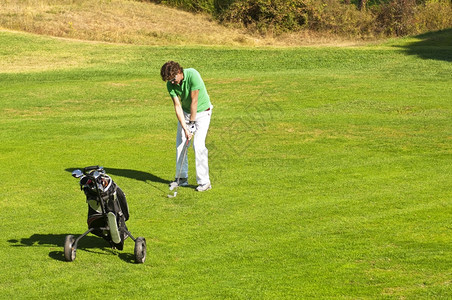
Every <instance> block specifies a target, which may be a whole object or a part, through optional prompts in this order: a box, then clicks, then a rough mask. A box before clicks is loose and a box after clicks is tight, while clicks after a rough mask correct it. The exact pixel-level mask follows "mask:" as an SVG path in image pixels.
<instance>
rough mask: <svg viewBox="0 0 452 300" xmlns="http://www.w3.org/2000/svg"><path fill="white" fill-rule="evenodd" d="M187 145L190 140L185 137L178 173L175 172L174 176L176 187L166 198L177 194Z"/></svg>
mask: <svg viewBox="0 0 452 300" xmlns="http://www.w3.org/2000/svg"><path fill="white" fill-rule="evenodd" d="M189 145H190V140H189V139H187V141H186V142H185V145H184V149H182V163H181V164H180V167H179V174H177V178H176V180H177V185H176V189H175V191H174V194H173V195H171V194H168V198H174V197H176V196H177V189H178V188H179V181H180V174H181V172H182V166H183V165H184V162H185V157H186V156H187V150H188V146H189ZM170 190H171V189H170Z"/></svg>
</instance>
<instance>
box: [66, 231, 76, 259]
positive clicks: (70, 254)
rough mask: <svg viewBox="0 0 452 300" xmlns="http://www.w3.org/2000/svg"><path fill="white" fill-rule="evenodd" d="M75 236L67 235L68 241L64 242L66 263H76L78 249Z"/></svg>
mask: <svg viewBox="0 0 452 300" xmlns="http://www.w3.org/2000/svg"><path fill="white" fill-rule="evenodd" d="M74 242H75V239H74V236H73V235H66V240H65V241H64V258H65V259H66V261H74V259H75V251H77V249H75V248H74Z"/></svg>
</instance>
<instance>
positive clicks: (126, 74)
mask: <svg viewBox="0 0 452 300" xmlns="http://www.w3.org/2000/svg"><path fill="white" fill-rule="evenodd" d="M451 40H452V39H451V32H450V31H444V32H441V33H437V34H431V35H426V36H423V37H419V38H411V39H405V40H397V41H393V42H390V43H386V44H379V45H373V46H362V47H343V48H339V47H338V48H335V47H324V48H320V47H319V48H316V47H306V48H298V49H295V48H285V49H272V48H265V49H264V48H262V49H256V48H255V49H247V48H226V47H150V46H133V45H115V44H102V43H93V42H82V41H71V40H62V39H54V38H47V37H39V36H34V35H30V34H22V33H12V32H6V31H0V128H1V130H0V140H1V143H0V153H1V155H0V179H1V184H0V211H1V214H0V219H1V221H0V233H1V238H0V265H1V266H2V269H1V272H0V298H3V299H17V298H47V299H63V298H67V299H77V298H78V299H96V298H98V299H110V298H115V299H129V298H146V299H177V298H182V299H196V298H203V299H216V298H218V299H285V298H287V299H291V298H292V299H296V298H298V299H300V298H301V299H302V298H310V297H312V298H344V299H374V298H388V299H392V298H394V299H399V298H407V299H413V298H427V297H430V298H438V299H450V298H451V297H452V290H451V284H452V282H451V278H452V271H451V270H452V251H451V247H452V204H451V200H452V193H451V189H452V184H451V182H452V174H451V171H452V164H451V158H452V76H451V74H452V63H451V62H452V45H451V44H450V41H451ZM168 60H176V61H179V62H180V63H181V64H182V66H184V67H194V68H196V69H197V70H199V71H200V73H201V75H202V76H203V79H204V81H205V83H206V86H207V89H208V91H209V93H210V96H211V99H212V102H213V105H214V110H213V118H212V124H211V129H210V133H209V136H208V141H207V144H208V148H209V155H210V167H211V177H212V185H213V189H212V190H211V191H208V192H206V193H196V192H195V191H194V190H193V189H192V188H180V189H179V192H178V195H177V197H176V198H174V199H168V198H167V197H166V196H167V194H168V182H169V180H171V179H172V178H174V164H175V162H174V160H175V153H174V146H175V126H176V119H175V116H174V111H173V108H172V104H171V100H170V98H169V96H168V95H167V92H166V88H165V84H164V82H162V81H161V79H160V77H159V70H160V66H161V65H162V64H163V63H164V62H166V61H168ZM189 161H190V166H191V169H190V170H191V174H192V177H191V178H190V179H189V182H190V184H191V185H195V184H196V181H195V176H194V159H193V152H192V150H190V156H189ZM96 164H99V165H102V166H104V167H105V169H106V171H107V173H109V174H110V175H111V176H112V177H113V179H114V180H115V181H116V183H117V184H118V185H119V186H120V187H121V188H122V189H123V190H124V191H125V193H126V195H127V199H128V203H129V207H130V213H131V218H130V220H129V222H128V227H129V229H130V231H131V232H132V234H134V235H135V236H144V237H145V238H146V240H147V244H148V256H147V261H146V263H145V264H143V265H137V264H135V263H134V261H133V242H132V241H131V240H126V243H125V249H124V251H117V250H111V249H109V247H108V244H107V243H105V242H104V241H103V240H101V239H99V238H97V237H95V236H88V237H86V238H85V239H83V240H81V242H80V244H79V249H78V251H77V258H76V260H75V261H74V262H71V263H69V262H65V261H64V256H63V244H64V238H65V236H66V235H67V234H74V235H79V234H81V233H83V232H84V231H85V230H86V214H87V205H86V203H85V198H84V195H83V193H82V192H81V191H80V189H79V186H78V182H77V180H76V179H74V178H72V177H71V173H70V171H72V170H73V169H74V168H82V167H85V166H88V165H96Z"/></svg>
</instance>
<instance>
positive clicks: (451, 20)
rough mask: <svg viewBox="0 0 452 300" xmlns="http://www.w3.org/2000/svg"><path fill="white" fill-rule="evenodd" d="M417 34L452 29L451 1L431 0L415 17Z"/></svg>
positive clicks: (423, 5)
mask: <svg viewBox="0 0 452 300" xmlns="http://www.w3.org/2000/svg"><path fill="white" fill-rule="evenodd" d="M414 19H415V20H416V24H417V28H416V31H417V32H416V33H421V32H427V31H436V30H441V29H446V28H450V27H452V4H451V2H450V1H449V0H429V1H427V2H425V3H424V4H422V5H421V6H420V7H419V9H418V10H416V13H415V15H414Z"/></svg>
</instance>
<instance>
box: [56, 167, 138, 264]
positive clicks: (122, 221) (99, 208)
mask: <svg viewBox="0 0 452 300" xmlns="http://www.w3.org/2000/svg"><path fill="white" fill-rule="evenodd" d="M72 176H73V177H75V178H80V189H81V190H83V191H84V192H85V195H86V202H87V203H88V230H87V231H86V232H85V233H83V234H82V235H80V236H79V237H77V238H74V236H73V235H67V236H66V240H65V242H64V257H65V259H66V261H74V260H75V255H76V251H77V244H78V242H79V241H80V240H81V239H82V238H83V237H85V236H86V235H87V234H88V233H90V232H91V233H93V234H95V235H97V236H99V237H102V238H104V239H105V240H106V241H107V242H108V243H110V246H111V247H112V248H113V249H118V250H123V248H124V240H125V239H127V238H128V237H130V238H131V239H132V240H133V241H134V242H135V251H134V252H135V261H136V263H144V261H145V260H146V240H145V239H144V238H143V237H138V238H134V237H133V236H132V234H131V233H130V231H129V230H128V229H127V226H126V221H127V220H128V219H129V207H128V205H127V201H126V196H125V194H124V192H123V191H122V190H121V188H119V186H117V185H116V184H115V183H114V182H113V180H112V179H111V177H110V176H108V175H107V174H106V173H105V170H104V169H103V168H102V167H99V166H91V167H86V168H84V169H83V171H81V170H75V171H73V172H72Z"/></svg>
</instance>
